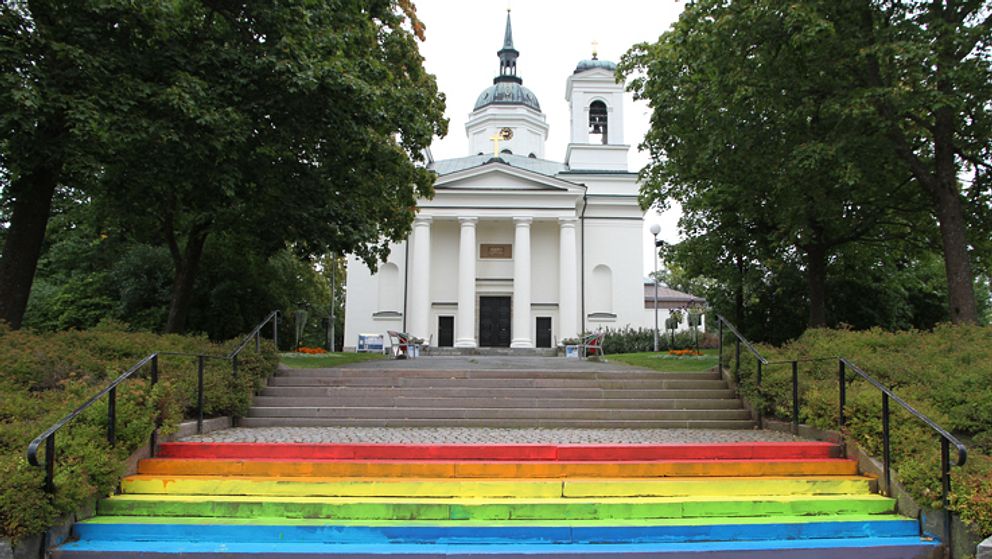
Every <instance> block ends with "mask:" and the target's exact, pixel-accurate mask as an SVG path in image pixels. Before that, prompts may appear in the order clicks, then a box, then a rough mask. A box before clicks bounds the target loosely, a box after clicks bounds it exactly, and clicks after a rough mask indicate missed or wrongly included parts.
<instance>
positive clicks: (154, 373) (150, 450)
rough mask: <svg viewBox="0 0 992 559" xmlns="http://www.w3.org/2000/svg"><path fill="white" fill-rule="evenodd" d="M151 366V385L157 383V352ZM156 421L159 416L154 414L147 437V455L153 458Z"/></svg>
mask: <svg viewBox="0 0 992 559" xmlns="http://www.w3.org/2000/svg"><path fill="white" fill-rule="evenodd" d="M151 368H152V370H151V377H152V386H155V385H156V384H157V383H158V354H157V353H156V354H155V355H153V356H152V363H151ZM158 421H159V418H158V417H157V416H156V417H155V424H154V425H152V434H151V436H150V437H149V438H148V455H149V456H151V457H152V458H155V452H156V451H157V449H158Z"/></svg>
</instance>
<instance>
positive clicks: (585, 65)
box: [572, 57, 617, 74]
mask: <svg viewBox="0 0 992 559" xmlns="http://www.w3.org/2000/svg"><path fill="white" fill-rule="evenodd" d="M596 68H602V69H603V70H608V71H610V72H616V71H617V64H616V62H610V61H609V60H600V59H598V58H596V57H593V58H587V59H586V60H582V61H580V62H579V63H578V64H577V65H576V66H575V71H574V72H572V73H573V74H578V73H580V72H585V71H587V70H595V69H596Z"/></svg>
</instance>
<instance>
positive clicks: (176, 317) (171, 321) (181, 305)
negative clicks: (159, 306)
mask: <svg viewBox="0 0 992 559" xmlns="http://www.w3.org/2000/svg"><path fill="white" fill-rule="evenodd" d="M207 233H208V228H207V227H206V226H204V227H194V228H193V231H192V232H191V233H190V236H189V239H187V241H186V249H185V250H184V251H183V253H182V255H181V257H180V258H177V259H174V261H175V265H176V273H175V276H174V278H173V282H172V300H171V301H170V303H169V318H168V319H167V320H166V324H165V331H166V333H169V334H182V333H183V332H184V331H185V330H186V317H187V316H188V315H189V306H190V303H191V302H192V300H193V285H194V284H195V282H196V275H197V273H198V272H199V270H200V260H201V259H202V257H203V246H204V245H205V244H206V241H207Z"/></svg>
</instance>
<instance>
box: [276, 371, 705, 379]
mask: <svg viewBox="0 0 992 559" xmlns="http://www.w3.org/2000/svg"><path fill="white" fill-rule="evenodd" d="M276 376H277V377H294V378H297V377H307V378H314V377H315V378H339V379H346V378H347V379H351V378H443V379H463V378H485V379H505V378H529V379H535V378H541V379H584V380H591V379H595V380H721V377H720V373H718V372H716V371H707V372H698V373H660V372H656V371H640V370H632V371H581V370H550V371H549V370H546V371H533V370H521V369H490V370H418V369H281V370H279V372H278V373H276Z"/></svg>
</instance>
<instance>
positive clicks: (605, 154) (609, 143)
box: [565, 50, 630, 171]
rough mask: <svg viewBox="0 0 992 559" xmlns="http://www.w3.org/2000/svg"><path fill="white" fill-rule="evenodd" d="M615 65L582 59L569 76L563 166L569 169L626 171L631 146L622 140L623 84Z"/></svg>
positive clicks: (608, 62)
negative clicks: (568, 119) (567, 135)
mask: <svg viewBox="0 0 992 559" xmlns="http://www.w3.org/2000/svg"><path fill="white" fill-rule="evenodd" d="M616 70H617V65H616V64H615V63H613V62H610V61H608V60H600V59H599V56H598V53H597V52H596V51H595V50H593V53H592V58H591V59H587V60H583V61H581V62H579V63H578V65H577V66H576V67H575V71H574V72H573V73H572V75H571V76H569V77H568V81H567V83H566V86H565V100H566V101H568V104H569V108H570V110H571V140H570V142H569V144H568V151H567V153H566V155H565V163H567V164H568V166H569V168H570V169H572V170H598V171H626V170H627V152H628V151H629V149H630V146H629V145H627V144H624V141H623V84H621V83H618V82H617V79H616Z"/></svg>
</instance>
